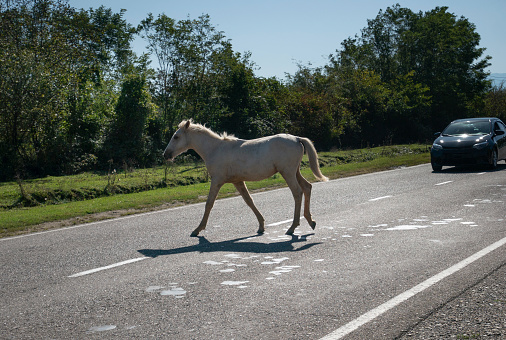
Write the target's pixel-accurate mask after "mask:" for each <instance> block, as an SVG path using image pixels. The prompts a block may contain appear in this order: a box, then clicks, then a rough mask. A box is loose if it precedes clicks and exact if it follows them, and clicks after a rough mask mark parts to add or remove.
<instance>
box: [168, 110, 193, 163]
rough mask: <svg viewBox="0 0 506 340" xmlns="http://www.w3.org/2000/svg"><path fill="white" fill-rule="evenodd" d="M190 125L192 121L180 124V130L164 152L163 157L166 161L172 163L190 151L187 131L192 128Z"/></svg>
mask: <svg viewBox="0 0 506 340" xmlns="http://www.w3.org/2000/svg"><path fill="white" fill-rule="evenodd" d="M190 124H191V121H190V120H187V121H182V122H181V124H179V129H178V130H177V131H176V132H175V133H174V135H173V136H172V138H171V139H170V142H169V144H167V147H166V148H165V151H164V152H163V157H164V158H165V159H166V160H170V161H171V160H173V159H174V158H176V157H177V156H178V155H179V154H181V153H183V152H185V151H186V150H188V149H189V143H188V134H187V130H188V128H189V127H190Z"/></svg>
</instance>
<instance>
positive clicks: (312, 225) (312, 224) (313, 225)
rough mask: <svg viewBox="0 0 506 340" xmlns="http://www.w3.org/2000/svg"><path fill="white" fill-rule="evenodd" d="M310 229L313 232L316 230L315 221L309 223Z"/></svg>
mask: <svg viewBox="0 0 506 340" xmlns="http://www.w3.org/2000/svg"><path fill="white" fill-rule="evenodd" d="M311 228H313V230H315V228H316V222H315V221H313V223H311Z"/></svg>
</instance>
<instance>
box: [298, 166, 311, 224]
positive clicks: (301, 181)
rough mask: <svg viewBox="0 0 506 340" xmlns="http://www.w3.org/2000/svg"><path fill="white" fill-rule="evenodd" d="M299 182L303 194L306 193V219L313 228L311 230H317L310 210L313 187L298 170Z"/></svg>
mask: <svg viewBox="0 0 506 340" xmlns="http://www.w3.org/2000/svg"><path fill="white" fill-rule="evenodd" d="M297 182H299V185H300V187H301V188H302V192H303V193H304V217H305V218H306V220H307V223H309V225H310V226H311V228H313V230H314V228H316V222H315V221H313V218H312V217H311V211H310V210H309V204H310V201H311V188H312V187H313V186H312V185H311V183H309V182H308V181H306V179H305V178H304V177H302V175H301V174H300V171H299V170H297Z"/></svg>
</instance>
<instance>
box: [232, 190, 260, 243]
mask: <svg viewBox="0 0 506 340" xmlns="http://www.w3.org/2000/svg"><path fill="white" fill-rule="evenodd" d="M234 186H235V188H236V189H237V191H239V193H240V194H241V196H242V198H243V199H244V202H246V204H247V205H248V207H250V208H251V210H253V213H254V214H255V216H256V217H257V220H258V231H257V233H259V234H263V233H264V232H265V219H264V217H263V216H262V214H261V213H260V211H258V209H257V207H256V206H255V203H253V199H252V198H251V195H250V194H249V191H248V188H247V187H246V184H245V183H244V182H237V183H234Z"/></svg>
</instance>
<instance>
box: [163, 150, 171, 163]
mask: <svg viewBox="0 0 506 340" xmlns="http://www.w3.org/2000/svg"><path fill="white" fill-rule="evenodd" d="M163 158H165V160H167V161H171V160H172V159H173V157H172V152H167V151H165V152H164V153H163Z"/></svg>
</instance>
